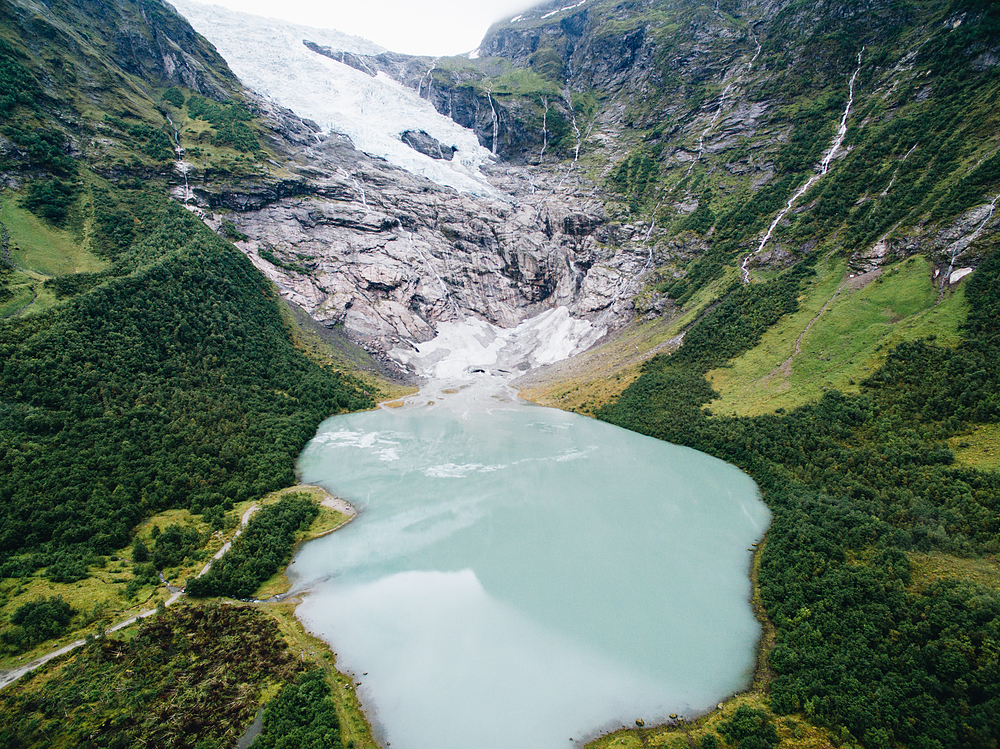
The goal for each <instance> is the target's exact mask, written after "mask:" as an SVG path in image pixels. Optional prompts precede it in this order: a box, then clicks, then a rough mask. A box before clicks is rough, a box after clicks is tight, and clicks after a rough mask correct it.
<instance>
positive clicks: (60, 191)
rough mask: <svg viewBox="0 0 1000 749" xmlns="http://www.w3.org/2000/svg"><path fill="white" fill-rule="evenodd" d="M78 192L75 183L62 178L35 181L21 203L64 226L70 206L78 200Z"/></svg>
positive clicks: (54, 222) (50, 220)
mask: <svg viewBox="0 0 1000 749" xmlns="http://www.w3.org/2000/svg"><path fill="white" fill-rule="evenodd" d="M76 193H77V187H76V185H75V184H74V183H72V182H66V181H63V180H61V179H48V180H45V181H44V182H33V183H32V184H31V186H30V187H29V188H28V194H27V195H25V197H24V198H23V199H22V200H21V205H23V206H24V207H25V208H27V209H28V210H29V211H31V212H32V213H34V214H35V215H36V216H38V217H39V218H43V219H45V220H46V221H49V222H50V223H53V224H55V225H56V226H62V225H63V224H64V223H65V222H66V216H67V214H68V213H69V208H70V206H71V205H73V201H74V200H76Z"/></svg>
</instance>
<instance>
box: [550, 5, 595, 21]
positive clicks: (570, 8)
mask: <svg viewBox="0 0 1000 749" xmlns="http://www.w3.org/2000/svg"><path fill="white" fill-rule="evenodd" d="M585 2H587V0H580V2H578V3H576V4H575V5H567V6H565V7H563V8H559V10H553V11H549V12H548V13H546V14H545V15H544V16H542V20H543V21H544V20H545V19H546V18H551V17H552V16H554V15H556V13H562V12H563V11H566V10H573V8H579V7H580V6H581V5H583V4H584V3H585Z"/></svg>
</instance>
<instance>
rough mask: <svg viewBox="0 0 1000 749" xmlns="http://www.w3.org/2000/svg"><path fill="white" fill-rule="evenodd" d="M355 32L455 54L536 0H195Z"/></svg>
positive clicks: (410, 50)
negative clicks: (496, 22)
mask: <svg viewBox="0 0 1000 749" xmlns="http://www.w3.org/2000/svg"><path fill="white" fill-rule="evenodd" d="M197 1H198V2H205V3H206V4H215V5H224V6H225V7H227V8H232V9H233V10H241V11H243V12H245V13H253V14H255V15H259V16H268V17H271V18H283V19H285V20H287V21H292V22H294V23H301V24H305V25H308V26H315V27H319V28H324V29H337V31H343V32H346V33H348V34H357V35H358V36H363V37H365V38H367V39H370V40H371V41H373V42H375V43H377V44H381V45H382V46H383V47H388V48H389V49H391V50H393V51H394V52H405V53H407V54H411V55H432V56H435V55H457V54H461V53H463V52H469V51H471V50H473V49H475V48H476V47H478V46H479V42H480V41H481V40H482V38H483V34H485V33H486V29H488V28H489V27H490V25H491V24H492V23H493V22H494V21H498V20H500V19H501V18H511V17H513V16H515V15H517V13H518V11H521V10H524V9H525V8H530V7H531V6H533V5H537V4H538V3H539V2H540V0H535V2H532V0H423V1H422V2H417V1H415V0H326V1H325V2H324V1H323V0H197Z"/></svg>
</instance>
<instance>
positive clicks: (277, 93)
mask: <svg viewBox="0 0 1000 749" xmlns="http://www.w3.org/2000/svg"><path fill="white" fill-rule="evenodd" d="M174 5H175V6H176V7H177V9H178V10H179V11H180V12H181V13H182V14H183V15H184V16H185V17H186V18H187V19H188V21H189V22H190V23H191V25H192V26H194V28H195V29H196V30H197V31H198V32H199V33H200V34H202V35H203V36H205V37H206V38H207V39H208V40H209V41H210V42H212V44H214V45H215V47H216V49H217V50H218V51H219V54H221V55H222V56H223V58H225V60H226V62H227V63H228V64H229V67H230V68H232V70H233V72H234V73H236V75H237V76H239V78H240V80H241V81H242V82H243V83H244V84H245V85H246V86H249V87H250V88H252V89H254V90H255V91H257V92H258V93H260V94H263V95H264V96H266V97H268V98H270V99H271V100H273V101H275V102H276V103H278V104H280V105H281V106H283V107H287V108H288V109H291V110H292V111H293V112H295V113H296V114H298V115H299V116H300V117H305V118H308V119H311V120H314V121H315V122H316V123H317V124H318V125H319V126H320V127H321V128H322V129H323V131H324V132H337V133H342V134H344V135H346V136H348V137H349V138H350V139H351V141H352V142H353V143H354V145H355V147H356V148H358V149H359V150H361V151H364V152H365V153H367V154H369V155H371V156H376V157H381V158H384V159H385V160H386V161H388V162H389V163H390V164H393V165H395V166H398V167H400V168H402V169H406V170H407V171H409V172H412V173H414V174H417V175H420V176H422V177H426V178H427V179H429V180H431V181H433V182H436V183H438V184H439V185H444V186H446V187H453V188H455V189H456V190H461V191H464V192H472V193H475V194H489V193H492V192H493V190H492V188H491V187H490V186H489V184H488V183H487V182H486V180H485V178H484V177H483V175H482V174H481V173H480V172H479V167H480V166H481V165H483V164H484V163H486V162H487V161H489V160H490V159H491V158H492V154H491V153H490V152H489V150H487V149H485V148H483V147H482V146H481V145H479V141H478V139H477V138H476V136H475V134H474V133H473V132H472V131H471V130H469V129H467V128H464V127H462V126H461V125H459V124H457V123H456V122H454V121H453V120H451V119H449V118H447V117H444V116H443V115H441V114H439V113H438V112H437V110H435V109H434V107H433V106H432V105H431V104H430V102H428V101H425V100H423V99H421V98H420V97H419V96H418V95H417V93H416V92H415V91H412V90H410V89H408V88H406V87H405V86H402V85H400V84H398V83H396V82H395V81H393V80H391V79H390V78H388V77H387V76H385V75H382V74H380V75H379V76H378V77H377V78H372V77H371V76H369V75H366V74H365V73H362V72H360V71H358V70H355V69H354V68H352V67H350V66H348V65H344V64H342V63H340V62H336V61H334V60H331V59H329V58H327V57H324V56H323V55H320V54H317V53H316V52H312V51H311V50H309V49H308V48H307V47H306V46H305V45H304V44H303V40H308V41H311V42H315V43H316V44H318V45H320V46H324V47H329V48H331V49H334V50H337V51H344V52H351V53H354V54H369V55H370V54H378V53H379V52H384V51H385V50H384V49H383V48H382V47H379V46H378V45H376V44H374V43H372V42H369V41H367V40H365V39H362V38H360V37H354V36H349V35H347V34H342V33H340V32H338V31H333V30H324V29H313V28H310V27H308V26H300V25H297V24H292V23H288V22H286V21H282V20H278V19H273V18H262V17H260V16H254V15H250V14H247V13H238V12H235V11H231V10H229V9H227V8H222V7H220V6H217V5H216V6H207V5H202V4H200V3H195V2H191V1H190V0H179V2H176V3H174ZM406 130H423V131H424V132H426V133H427V134H428V135H430V136H431V137H433V138H436V139H437V140H439V141H440V142H441V143H443V144H444V145H445V146H455V147H456V148H457V149H458V151H457V152H456V153H455V156H454V158H453V159H452V160H451V161H444V160H435V159H432V158H430V157H429V156H425V155H423V154H421V153H419V152H417V151H415V150H413V149H412V148H410V147H409V146H407V145H406V144H405V143H403V142H402V140H401V139H400V137H401V133H403V132H405V131H406Z"/></svg>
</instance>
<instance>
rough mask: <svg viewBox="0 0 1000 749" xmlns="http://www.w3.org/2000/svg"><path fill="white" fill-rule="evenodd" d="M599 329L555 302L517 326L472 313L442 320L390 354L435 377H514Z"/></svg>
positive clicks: (589, 341) (586, 341)
mask: <svg viewBox="0 0 1000 749" xmlns="http://www.w3.org/2000/svg"><path fill="white" fill-rule="evenodd" d="M604 332H605V331H604V328H602V327H598V326H595V325H594V324H592V323H591V322H589V321H587V320H581V319H578V318H574V317H571V316H570V314H569V310H568V309H567V308H566V307H558V308H556V309H551V310H548V311H546V312H543V313H542V314H540V315H537V316H535V317H532V318H531V319H529V320H525V321H524V322H522V323H521V324H520V325H518V326H517V327H516V328H507V329H504V328H499V327H497V326H496V325H491V324H490V323H488V322H485V321H484V320H477V319H474V318H470V319H468V320H464V321H462V322H445V323H441V324H440V325H439V326H438V334H437V336H436V337H435V338H433V339H432V340H430V341H427V342H426V343H421V344H420V345H419V346H417V347H416V349H399V348H397V349H393V350H392V351H390V352H389V355H390V356H391V357H392V358H394V359H395V360H396V361H398V362H400V363H401V364H403V365H405V366H409V367H412V368H413V369H415V370H416V372H417V373H418V374H421V375H424V376H427V377H431V378H433V379H437V380H464V381H469V380H475V379H477V376H479V375H501V376H502V375H508V376H510V377H513V376H514V375H516V374H520V373H522V372H525V371H527V370H528V369H533V368H534V367H539V366H542V365H544V364H551V363H553V362H557V361H561V360H562V359H566V358H569V357H570V356H572V355H573V354H577V353H580V352H581V351H585V350H586V349H588V348H590V346H592V345H593V344H594V343H595V342H596V341H597V340H598V339H599V338H600V337H601V336H602V335H604Z"/></svg>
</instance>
